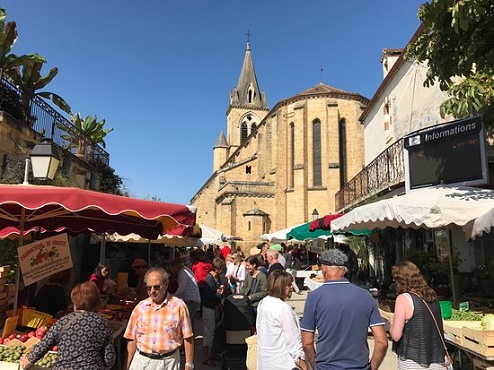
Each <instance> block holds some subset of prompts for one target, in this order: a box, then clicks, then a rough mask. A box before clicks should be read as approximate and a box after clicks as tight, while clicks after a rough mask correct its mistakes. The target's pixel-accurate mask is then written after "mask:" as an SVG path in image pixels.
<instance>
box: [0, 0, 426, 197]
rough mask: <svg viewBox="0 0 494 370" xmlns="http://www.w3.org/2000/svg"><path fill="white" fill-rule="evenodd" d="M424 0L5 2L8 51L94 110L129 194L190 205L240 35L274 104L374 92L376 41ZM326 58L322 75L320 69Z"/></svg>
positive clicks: (207, 172) (394, 32)
mask: <svg viewBox="0 0 494 370" xmlns="http://www.w3.org/2000/svg"><path fill="white" fill-rule="evenodd" d="M423 2H424V0H345V1H334V0H333V1H332V0H309V1H300V0H284V1H280V0H251V1H249V2H245V1H242V2H241V1H236V0H214V1H206V0H180V1H176V0H144V1H128V0H104V1H101V0H84V1H69V0H0V6H1V7H3V8H4V9H5V10H6V12H7V21H15V22H16V23H17V28H18V32H19V39H18V41H17V43H16V45H15V47H14V49H13V52H14V53H15V54H27V53H38V54H40V55H42V56H43V57H45V58H46V59H47V61H48V63H47V64H46V66H45V68H44V69H43V71H44V74H46V73H48V71H49V69H50V68H53V67H58V68H59V73H58V75H57V76H56V77H55V79H54V80H53V82H52V83H50V84H49V85H48V86H47V87H46V90H49V91H53V92H55V93H57V94H59V95H61V96H62V97H64V98H65V100H67V102H68V103H69V105H70V106H71V107H72V110H73V111H74V112H81V113H82V115H83V116H87V115H93V116H94V115H97V116H98V118H99V119H102V118H104V119H105V120H106V127H108V128H114V131H113V132H112V133H110V134H109V135H108V136H107V139H106V143H107V147H106V148H107V150H108V152H109V153H110V155H111V159H110V165H111V166H112V167H113V168H115V170H116V173H117V174H118V175H119V176H121V177H122V178H123V179H124V183H125V184H126V188H127V189H128V191H129V192H130V195H131V196H135V197H138V198H152V197H157V198H159V199H161V200H163V201H166V202H173V203H182V204H188V203H189V201H190V199H191V198H192V197H193V196H194V194H195V193H196V192H197V191H198V190H199V189H200V188H201V186H202V185H203V184H204V183H205V181H206V180H207V179H208V178H209V177H210V176H211V174H212V168H213V146H214V144H215V142H216V139H217V138H218V135H219V133H220V131H225V130H226V109H227V108H228V99H229V93H230V90H231V89H232V88H233V87H235V85H236V83H237V79H238V75H239V73H240V68H241V64H242V61H243V57H244V52H245V45H246V40H247V39H246V36H245V34H246V33H247V31H250V33H251V35H252V36H251V39H250V44H251V50H252V57H253V60H254V66H255V68H256V73H257V78H258V81H259V85H260V88H261V90H265V91H266V93H267V97H268V102H269V106H270V107H273V106H274V105H275V104H276V102H277V101H279V100H281V99H284V98H287V97H290V96H293V95H295V94H297V93H298V92H301V91H303V90H306V89H308V88H309V87H312V86H314V85H315V84H317V83H319V82H324V83H326V84H328V85H331V86H334V87H337V88H340V89H343V90H347V91H353V92H357V93H360V94H362V95H364V96H366V97H368V98H371V97H372V95H373V94H374V92H375V91H376V89H377V88H378V86H379V84H380V82H381V80H382V66H381V64H380V62H379V60H380V56H381V51H382V49H383V48H400V47H404V46H405V45H406V44H407V42H408V41H409V40H410V38H411V37H412V35H413V33H414V32H415V31H416V29H417V27H418V26H419V20H418V18H417V10H418V7H419V5H420V4H422V3H423ZM320 66H322V68H323V69H324V71H323V72H320V70H319V68H320Z"/></svg>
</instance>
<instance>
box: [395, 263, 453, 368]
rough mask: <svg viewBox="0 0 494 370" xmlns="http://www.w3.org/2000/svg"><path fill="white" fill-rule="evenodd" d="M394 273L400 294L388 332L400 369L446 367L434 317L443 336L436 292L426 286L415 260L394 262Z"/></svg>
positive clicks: (398, 294) (398, 293)
mask: <svg viewBox="0 0 494 370" xmlns="http://www.w3.org/2000/svg"><path fill="white" fill-rule="evenodd" d="M392 275H393V280H394V282H395V284H396V294H397V297H396V304H395V312H394V316H393V317H391V318H390V319H389V323H390V330H389V331H390V334H391V338H392V339H393V341H394V343H393V350H394V351H395V352H396V354H397V356H398V369H399V370H405V369H406V370H408V369H430V370H435V369H443V370H444V368H445V367H444V361H445V359H444V356H445V352H444V348H443V342H442V341H441V337H440V336H439V333H438V330H437V327H436V324H435V322H434V318H435V320H436V322H437V324H438V326H439V330H440V332H441V335H443V321H442V318H441V309H440V307H439V303H438V301H437V298H436V292H434V290H433V289H432V288H431V287H429V286H428V285H427V282H426V281H425V279H424V277H423V275H422V274H421V272H420V270H419V269H418V267H417V266H416V265H415V264H413V263H412V262H409V261H404V262H400V263H398V264H396V265H394V266H393V269H392ZM426 305H427V306H426ZM429 309H430V311H429ZM431 312H432V314H433V315H434V318H433V317H432V315H431Z"/></svg>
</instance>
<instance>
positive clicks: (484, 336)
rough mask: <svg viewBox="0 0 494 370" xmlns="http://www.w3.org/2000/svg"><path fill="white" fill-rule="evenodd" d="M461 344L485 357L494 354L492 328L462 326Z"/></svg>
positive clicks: (493, 333) (493, 332) (493, 331)
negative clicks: (478, 328)
mask: <svg viewBox="0 0 494 370" xmlns="http://www.w3.org/2000/svg"><path fill="white" fill-rule="evenodd" d="M462 345H463V346H464V347H466V348H468V349H470V350H472V351H474V352H476V353H479V354H481V355H483V356H485V357H491V356H494V330H475V329H471V328H467V327H464V328H463V343H462Z"/></svg>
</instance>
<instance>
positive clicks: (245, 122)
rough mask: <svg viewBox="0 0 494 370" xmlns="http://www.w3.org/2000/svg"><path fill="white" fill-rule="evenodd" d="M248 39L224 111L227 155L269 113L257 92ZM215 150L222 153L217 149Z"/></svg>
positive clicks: (262, 96) (263, 100) (263, 96)
mask: <svg viewBox="0 0 494 370" xmlns="http://www.w3.org/2000/svg"><path fill="white" fill-rule="evenodd" d="M247 37H248V38H249V37H250V33H247ZM248 38H247V47H246V48H245V56H244V62H243V64H242V69H241V70H240V76H239V77H238V82H237V87H235V88H233V89H232V90H231V91H230V104H229V105H228V109H227V111H226V117H227V129H226V142H227V144H228V153H229V154H231V153H233V152H234V151H235V149H236V148H238V147H239V146H240V145H241V144H242V143H243V142H245V140H247V137H248V136H249V135H250V134H251V133H253V132H254V131H255V130H256V128H257V126H258V125H259V124H260V123H261V121H262V120H263V119H264V117H266V115H267V114H268V112H269V107H268V100H267V99H266V93H265V92H264V91H263V92H261V91H260V90H259V84H258V83H257V76H256V72H255V70H254V63H252V56H251V54H250V43H249V39H248ZM215 150H216V151H217V152H222V151H223V149H219V147H218V148H216V149H215ZM218 157H219V156H218Z"/></svg>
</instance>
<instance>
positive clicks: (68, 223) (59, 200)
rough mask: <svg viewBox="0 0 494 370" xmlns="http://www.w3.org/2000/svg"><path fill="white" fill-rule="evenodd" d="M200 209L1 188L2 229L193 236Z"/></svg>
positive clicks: (80, 192)
mask: <svg viewBox="0 0 494 370" xmlns="http://www.w3.org/2000/svg"><path fill="white" fill-rule="evenodd" d="M195 220H196V214H195V208H194V207H191V206H185V205H181V204H174V203H164V202H156V201H150V200H143V199H136V198H129V197H123V196H118V195H112V194H107V193H101V192H96V191H91V190H84V189H79V188H70V187H56V186H36V185H0V229H5V228H7V227H13V228H16V229H18V230H22V232H24V231H25V230H29V229H32V228H35V227H39V228H42V229H44V230H47V231H56V230H57V229H60V228H65V229H67V230H69V231H71V232H74V233H79V232H86V231H87V230H92V231H94V232H96V233H104V232H107V233H118V234H120V235H126V234H129V233H135V234H139V235H140V236H142V237H143V238H148V239H156V238H157V237H158V236H159V235H163V234H166V233H167V232H173V234H174V235H182V236H190V235H192V234H193V230H194V225H195Z"/></svg>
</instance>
